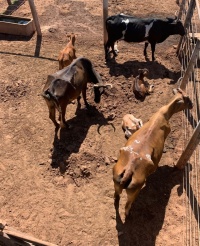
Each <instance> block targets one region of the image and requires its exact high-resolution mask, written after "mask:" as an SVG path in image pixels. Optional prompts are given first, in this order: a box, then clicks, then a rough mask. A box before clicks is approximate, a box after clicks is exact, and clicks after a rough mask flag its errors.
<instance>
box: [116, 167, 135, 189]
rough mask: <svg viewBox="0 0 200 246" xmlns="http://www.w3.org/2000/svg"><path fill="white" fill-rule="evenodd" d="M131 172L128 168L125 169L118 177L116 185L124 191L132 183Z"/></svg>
mask: <svg viewBox="0 0 200 246" xmlns="http://www.w3.org/2000/svg"><path fill="white" fill-rule="evenodd" d="M132 176H133V171H132V170H131V169H130V168H126V169H124V170H123V172H122V173H121V174H120V175H119V176H118V180H117V181H118V183H119V184H120V185H122V186H123V188H124V189H126V188H128V186H129V185H130V183H131V181H132Z"/></svg>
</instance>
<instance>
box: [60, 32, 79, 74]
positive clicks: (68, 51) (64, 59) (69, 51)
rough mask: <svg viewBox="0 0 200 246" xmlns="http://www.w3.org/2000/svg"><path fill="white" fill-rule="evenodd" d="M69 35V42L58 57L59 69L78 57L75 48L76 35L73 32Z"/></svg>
mask: <svg viewBox="0 0 200 246" xmlns="http://www.w3.org/2000/svg"><path fill="white" fill-rule="evenodd" d="M67 37H69V42H68V43H67V45H66V47H65V48H64V49H63V50H62V51H60V55H59V57H58V62H59V70H61V69H63V68H64V67H67V66H69V65H70V64H71V63H72V61H73V60H74V59H76V49H75V48H74V45H75V40H76V36H75V34H73V33H72V34H70V35H67Z"/></svg>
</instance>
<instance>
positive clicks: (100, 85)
mask: <svg viewBox="0 0 200 246" xmlns="http://www.w3.org/2000/svg"><path fill="white" fill-rule="evenodd" d="M93 86H94V87H108V86H110V88H112V84H94V85H93Z"/></svg>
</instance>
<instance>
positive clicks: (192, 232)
mask: <svg viewBox="0 0 200 246" xmlns="http://www.w3.org/2000/svg"><path fill="white" fill-rule="evenodd" d="M179 17H180V18H182V20H183V22H184V26H185V28H186V32H187V34H186V35H185V36H184V37H183V38H181V40H180V43H179V45H178V49H177V54H178V57H179V59H180V62H181V65H182V69H181V75H182V78H183V79H182V82H181V84H180V87H181V88H184V89H186V91H187V93H188V95H189V96H190V98H191V99H192V101H193V104H194V105H193V110H192V113H191V114H190V113H189V112H188V111H186V112H185V115H183V119H182V120H183V135H184V141H183V149H184V150H183V153H182V155H181V157H180V159H179V160H178V162H177V167H179V168H182V167H184V166H185V164H186V163H187V162H188V165H187V166H185V167H184V168H185V170H184V180H183V186H184V189H185V193H186V198H185V206H186V215H185V217H184V218H185V219H184V222H183V223H184V225H185V228H186V233H183V236H184V245H200V232H199V227H200V214H199V213H200V205H199V203H200V183H199V182H200V146H199V140H200V111H199V107H200V8H199V2H198V0H183V1H182V3H181V6H180V12H179ZM185 116H186V117H185Z"/></svg>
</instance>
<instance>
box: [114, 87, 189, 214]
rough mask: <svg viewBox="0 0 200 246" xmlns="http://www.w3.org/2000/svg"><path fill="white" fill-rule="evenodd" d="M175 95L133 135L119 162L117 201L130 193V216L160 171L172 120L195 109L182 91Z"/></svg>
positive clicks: (128, 199) (127, 210)
mask: <svg viewBox="0 0 200 246" xmlns="http://www.w3.org/2000/svg"><path fill="white" fill-rule="evenodd" d="M175 93H176V95H175V96H174V97H173V98H172V100H170V102H169V103H168V104H167V105H165V106H163V107H161V108H160V109H159V110H158V111H157V112H156V113H155V114H154V115H153V116H152V117H151V118H150V119H149V121H148V122H146V123H145V124H144V125H143V126H142V127H141V128H140V129H139V130H137V131H136V132H135V133H133V135H132V136H131V137H130V138H129V139H128V141H127V143H126V145H125V146H124V147H123V148H121V149H120V156H119V159H118V161H117V163H116V164H115V165H114V167H113V181H114V188H115V194H114V197H115V199H116V202H119V198H120V194H121V193H122V190H123V189H126V193H127V203H126V206H125V215H126V216H127V215H128V214H129V211H130V208H131V205H132V203H133V202H134V201H135V199H136V197H137V195H138V194H139V192H140V190H141V189H142V187H143V185H144V184H145V181H146V179H147V177H148V176H149V175H150V174H151V173H153V172H154V171H155V170H156V169H157V167H158V164H159V162H160V159H161V157H162V153H163V148H164V143H165V139H166V138H167V136H168V134H169V133H170V125H169V120H170V118H171V117H172V115H173V114H175V113H177V112H179V111H181V110H184V109H191V108H192V102H191V100H190V99H189V97H188V96H187V95H186V94H185V92H184V91H182V90H181V89H178V90H177V91H176V92H175Z"/></svg>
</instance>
